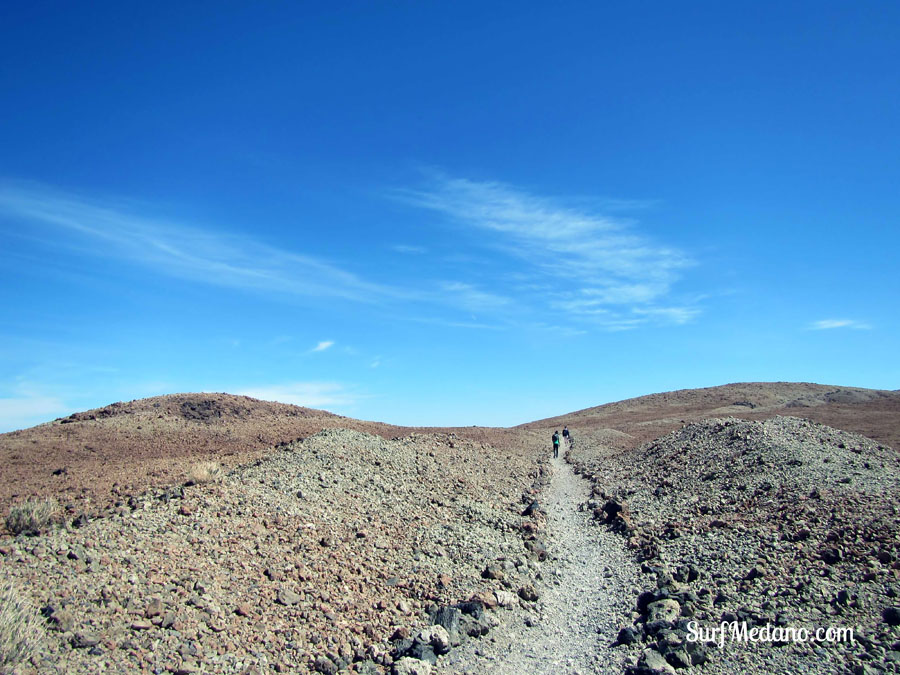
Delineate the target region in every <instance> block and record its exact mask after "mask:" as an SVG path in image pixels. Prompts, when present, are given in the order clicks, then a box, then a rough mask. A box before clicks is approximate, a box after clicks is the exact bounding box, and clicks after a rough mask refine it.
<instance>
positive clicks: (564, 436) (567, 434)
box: [563, 427, 569, 445]
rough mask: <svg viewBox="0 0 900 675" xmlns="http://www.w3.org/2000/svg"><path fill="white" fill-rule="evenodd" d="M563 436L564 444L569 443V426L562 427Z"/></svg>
mask: <svg viewBox="0 0 900 675" xmlns="http://www.w3.org/2000/svg"><path fill="white" fill-rule="evenodd" d="M563 438H565V439H566V445H568V444H569V427H563Z"/></svg>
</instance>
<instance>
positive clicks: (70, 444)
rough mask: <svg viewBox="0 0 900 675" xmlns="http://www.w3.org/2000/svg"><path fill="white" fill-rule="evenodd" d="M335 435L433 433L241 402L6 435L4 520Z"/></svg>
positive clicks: (151, 407)
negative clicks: (30, 505)
mask: <svg viewBox="0 0 900 675" xmlns="http://www.w3.org/2000/svg"><path fill="white" fill-rule="evenodd" d="M335 427H340V428H347V429H355V430H358V431H364V432H367V433H372V434H377V435H379V436H383V437H384V438H395V437H399V436H405V435H408V434H409V433H411V432H412V431H419V432H428V431H431V429H413V428H410V427H397V426H391V425H388V424H381V423H379V422H365V421H362V420H356V419H351V418H348V417H342V416H340V415H333V414H332V413H329V412H325V411H323V410H312V409H310V408H302V407H299V406H293V405H286V404H283V403H273V402H269V401H259V400H256V399H252V398H248V397H246V396H233V395H231V394H171V395H168V396H158V397H154V398H147V399H139V400H135V401H130V402H127V403H113V404H112V405H109V406H106V407H104V408H98V409H95V410H88V411H86V412H83V413H76V414H74V415H72V416H70V417H67V418H62V419H58V420H55V421H53V422H48V423H46V424H41V425H39V426H36V427H32V428H30V429H23V430H21V431H14V432H11V433H6V434H0V466H2V467H3V473H2V478H0V513H6V511H7V510H8V508H9V505H10V504H12V503H18V502H21V501H24V500H25V499H27V498H29V497H40V498H45V497H55V498H56V499H58V500H59V501H60V503H61V504H63V505H68V506H69V509H70V511H80V510H99V509H102V508H105V507H107V506H109V505H111V504H114V503H115V502H116V501H118V500H120V499H122V498H124V497H125V496H127V495H133V494H138V493H141V492H143V491H145V490H147V489H148V488H153V487H162V486H166V485H171V484H175V483H180V482H184V480H185V479H186V478H187V476H188V473H189V471H190V468H191V466H192V465H194V464H195V463H197V462H199V461H203V460H215V461H217V462H219V463H221V464H223V465H224V466H226V467H230V466H235V465H237V464H244V463H247V462H250V461H253V460H255V459H257V458H259V457H261V456H262V455H264V454H266V453H267V452H268V451H269V450H270V449H271V448H272V447H273V446H276V445H278V444H280V443H287V442H290V441H293V440H296V439H298V438H306V437H307V436H310V435H312V434H314V433H316V432H318V431H321V430H322V429H327V428H335ZM440 431H453V432H455V433H457V435H459V436H463V437H466V438H470V439H472V440H474V441H477V442H489V443H492V444H494V445H503V444H504V443H508V442H509V441H510V439H512V438H513V437H516V436H517V435H518V433H517V432H513V431H504V430H494V429H483V428H475V427H467V428H463V429H454V430H449V429H443V430H440Z"/></svg>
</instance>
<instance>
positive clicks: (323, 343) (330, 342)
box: [310, 340, 334, 352]
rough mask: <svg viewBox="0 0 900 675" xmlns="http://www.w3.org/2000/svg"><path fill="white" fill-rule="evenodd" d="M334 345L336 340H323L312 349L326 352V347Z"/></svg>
mask: <svg viewBox="0 0 900 675" xmlns="http://www.w3.org/2000/svg"><path fill="white" fill-rule="evenodd" d="M333 346H334V340H322V341H321V342H320V343H319V344H317V345H316V346H315V347H313V348H312V349H311V350H310V351H312V352H324V351H325V350H326V349H328V348H330V347H333Z"/></svg>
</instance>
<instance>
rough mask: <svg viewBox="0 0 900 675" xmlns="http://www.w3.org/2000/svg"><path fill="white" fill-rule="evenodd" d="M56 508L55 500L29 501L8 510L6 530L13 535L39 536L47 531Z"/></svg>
mask: <svg viewBox="0 0 900 675" xmlns="http://www.w3.org/2000/svg"><path fill="white" fill-rule="evenodd" d="M58 508H59V507H58V505H57V503H56V500H55V499H29V500H28V501H27V502H24V503H22V504H19V505H17V506H13V507H12V508H11V509H10V510H9V515H8V516H6V529H7V530H9V531H10V532H12V533H13V534H23V533H24V534H39V533H40V532H41V531H43V530H45V529H47V526H48V525H49V524H50V519H51V518H52V517H53V515H54V514H55V513H56V511H57V509H58Z"/></svg>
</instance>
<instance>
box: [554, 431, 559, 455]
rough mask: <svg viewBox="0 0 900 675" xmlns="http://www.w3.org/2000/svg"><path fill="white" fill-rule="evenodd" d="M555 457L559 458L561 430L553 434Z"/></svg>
mask: <svg viewBox="0 0 900 675" xmlns="http://www.w3.org/2000/svg"><path fill="white" fill-rule="evenodd" d="M553 456H554V457H559V429H557V430H556V431H554V432H553Z"/></svg>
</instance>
